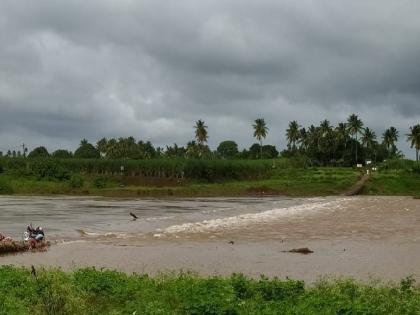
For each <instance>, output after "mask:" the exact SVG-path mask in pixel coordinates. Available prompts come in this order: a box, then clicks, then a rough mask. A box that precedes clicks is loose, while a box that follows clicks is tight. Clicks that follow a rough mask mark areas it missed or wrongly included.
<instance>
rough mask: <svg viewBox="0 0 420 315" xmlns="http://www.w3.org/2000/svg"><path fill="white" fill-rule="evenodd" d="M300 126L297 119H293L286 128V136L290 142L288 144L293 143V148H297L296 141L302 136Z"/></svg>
mask: <svg viewBox="0 0 420 315" xmlns="http://www.w3.org/2000/svg"><path fill="white" fill-rule="evenodd" d="M299 128H300V126H299V124H298V123H297V121H296V120H293V121H291V122H290V123H289V128H288V129H287V130H286V137H287V141H288V142H289V143H288V145H289V146H290V145H292V149H293V150H296V142H297V141H298V140H299V137H300V132H299Z"/></svg>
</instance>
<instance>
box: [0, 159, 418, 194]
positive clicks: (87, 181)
mask: <svg viewBox="0 0 420 315" xmlns="http://www.w3.org/2000/svg"><path fill="white" fill-rule="evenodd" d="M121 166H123V169H122V170H121ZM361 174H362V173H361V172H359V171H357V170H355V169H353V168H350V167H347V168H343V167H310V166H308V164H307V161H306V160H293V159H286V158H279V159H273V160H187V159H178V160H176V159H175V160H165V159H156V160H100V159H99V160H93V159H92V160H83V159H81V160H78V159H24V158H16V159H13V158H3V159H0V194H27V195H40V194H65V195H101V196H112V197H137V196H138V197H168V196H169V197H170V196H175V197H199V196H202V197H208V196H248V195H286V196H324V195H339V194H342V193H343V192H345V191H347V190H348V189H349V188H350V187H351V186H352V185H354V184H355V183H356V182H357V180H358V179H359V178H360V176H361ZM362 193H364V194H368V195H409V196H419V194H420V167H419V164H418V163H417V164H416V163H415V162H413V161H408V160H390V161H388V162H386V163H383V164H381V165H380V167H379V171H378V172H377V173H375V174H374V176H372V177H371V178H370V179H369V181H368V182H367V183H366V186H365V187H364V189H363V191H362Z"/></svg>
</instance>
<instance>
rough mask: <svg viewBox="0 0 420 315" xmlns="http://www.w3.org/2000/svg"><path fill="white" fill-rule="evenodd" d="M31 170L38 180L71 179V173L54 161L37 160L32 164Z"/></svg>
mask: <svg viewBox="0 0 420 315" xmlns="http://www.w3.org/2000/svg"><path fill="white" fill-rule="evenodd" d="M31 169H32V173H33V175H34V176H36V177H37V178H38V179H49V180H51V179H57V180H60V181H62V180H68V179H70V171H69V170H67V169H66V168H64V167H62V166H61V165H60V164H59V163H58V162H57V161H55V160H53V159H37V160H36V161H34V162H33V163H32V164H31Z"/></svg>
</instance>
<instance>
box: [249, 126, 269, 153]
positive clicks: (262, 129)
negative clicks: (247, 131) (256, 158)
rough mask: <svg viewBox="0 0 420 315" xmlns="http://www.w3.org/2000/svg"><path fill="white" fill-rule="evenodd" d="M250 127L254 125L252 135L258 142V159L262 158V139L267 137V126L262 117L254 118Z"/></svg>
mask: <svg viewBox="0 0 420 315" xmlns="http://www.w3.org/2000/svg"><path fill="white" fill-rule="evenodd" d="M252 127H254V137H255V138H257V140H258V141H259V142H260V159H262V139H265V137H267V132H268V127H267V126H266V124H265V120H264V118H258V119H255V121H254V124H253V125H252Z"/></svg>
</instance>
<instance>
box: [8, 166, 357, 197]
mask: <svg viewBox="0 0 420 315" xmlns="http://www.w3.org/2000/svg"><path fill="white" fill-rule="evenodd" d="M358 177H359V173H358V172H356V171H354V170H353V169H350V168H310V169H301V168H288V169H276V170H274V171H272V173H271V174H270V175H269V176H267V178H265V179H252V180H218V181H215V182H208V181H205V180H201V181H200V180H195V179H192V180H183V181H179V182H177V181H172V182H168V181H167V180H163V181H159V180H157V181H156V182H154V183H147V182H146V183H140V184H136V183H135V181H134V183H130V181H133V178H128V179H126V178H121V177H113V176H108V177H105V176H101V177H100V178H99V177H96V176H91V175H83V176H82V175H81V176H77V180H74V178H72V179H70V180H63V181H60V180H47V179H44V180H40V179H37V178H35V177H34V176H14V175H10V174H3V175H0V192H3V193H4V194H28V195H31V194H35V195H38V194H74V195H103V196H115V197H117V196H122V197H124V196H126V197H128V196H183V197H188V196H246V195H288V196H315V195H336V194H340V193H341V192H343V191H344V190H346V189H347V188H348V187H350V186H351V185H352V184H353V183H354V182H356V181H357V178H358ZM98 178H99V179H100V180H98ZM125 181H128V183H125V184H124V187H121V185H120V184H121V182H125ZM99 184H100V185H99ZM98 186H100V187H98Z"/></svg>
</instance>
